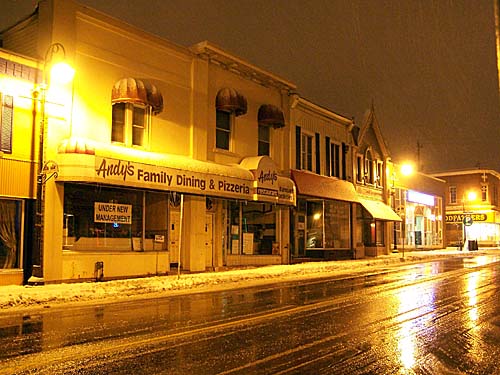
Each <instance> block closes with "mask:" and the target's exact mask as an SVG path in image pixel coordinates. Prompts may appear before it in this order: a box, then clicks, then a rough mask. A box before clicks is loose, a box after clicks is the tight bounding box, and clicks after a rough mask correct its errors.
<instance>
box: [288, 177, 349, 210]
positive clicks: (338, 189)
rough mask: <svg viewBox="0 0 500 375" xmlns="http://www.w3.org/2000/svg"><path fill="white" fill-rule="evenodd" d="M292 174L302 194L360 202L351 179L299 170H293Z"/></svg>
mask: <svg viewBox="0 0 500 375" xmlns="http://www.w3.org/2000/svg"><path fill="white" fill-rule="evenodd" d="M291 175H292V180H293V181H294V182H295V185H296V186H297V191H298V194H300V195H307V196H311V197H318V198H323V199H335V200H339V201H346V202H358V195H357V193H356V189H355V188H354V185H353V184H351V183H350V182H349V181H344V180H339V179H336V178H334V177H326V176H320V175H317V174H314V173H310V172H304V171H298V170H292V171H291Z"/></svg>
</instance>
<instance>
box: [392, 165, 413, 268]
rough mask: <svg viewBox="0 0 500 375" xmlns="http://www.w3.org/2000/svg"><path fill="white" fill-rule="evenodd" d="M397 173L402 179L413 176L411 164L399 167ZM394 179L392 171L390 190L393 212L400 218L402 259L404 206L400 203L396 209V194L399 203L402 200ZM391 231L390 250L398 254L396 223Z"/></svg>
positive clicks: (394, 173) (404, 235)
mask: <svg viewBox="0 0 500 375" xmlns="http://www.w3.org/2000/svg"><path fill="white" fill-rule="evenodd" d="M399 172H400V173H401V175H402V176H403V177H409V176H411V175H412V174H413V165H412V164H411V163H408V162H407V163H403V164H401V166H400V167H399ZM396 179H397V175H396V170H394V172H393V176H392V188H391V195H392V204H393V209H394V211H396V212H397V214H398V215H399V217H400V218H401V236H402V237H401V239H402V246H403V247H402V249H403V258H404V254H405V250H404V249H405V238H406V233H405V229H406V228H405V220H406V215H405V210H406V204H404V205H401V203H400V207H396V192H398V194H399V198H400V201H401V200H402V198H401V191H402V188H401V187H400V188H398V189H396ZM393 231H394V233H393V236H394V249H393V250H392V252H393V253H397V252H398V246H397V243H398V238H397V230H396V222H394V223H393Z"/></svg>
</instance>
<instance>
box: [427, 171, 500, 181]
mask: <svg viewBox="0 0 500 375" xmlns="http://www.w3.org/2000/svg"><path fill="white" fill-rule="evenodd" d="M485 173H487V174H491V175H493V176H495V177H496V178H498V179H500V173H499V172H497V171H495V170H494V169H462V170H454V171H449V172H437V173H431V175H432V176H435V177H446V176H466V175H471V174H485Z"/></svg>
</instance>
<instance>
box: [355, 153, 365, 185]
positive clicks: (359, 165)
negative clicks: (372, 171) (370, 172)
mask: <svg viewBox="0 0 500 375" xmlns="http://www.w3.org/2000/svg"><path fill="white" fill-rule="evenodd" d="M363 174H364V173H363V157H362V156H361V155H357V156H356V181H357V182H363Z"/></svg>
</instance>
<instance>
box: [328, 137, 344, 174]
mask: <svg viewBox="0 0 500 375" xmlns="http://www.w3.org/2000/svg"><path fill="white" fill-rule="evenodd" d="M341 163H342V154H341V147H340V145H339V144H336V143H331V144H330V171H329V172H330V176H334V177H339V178H340V166H341Z"/></svg>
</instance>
